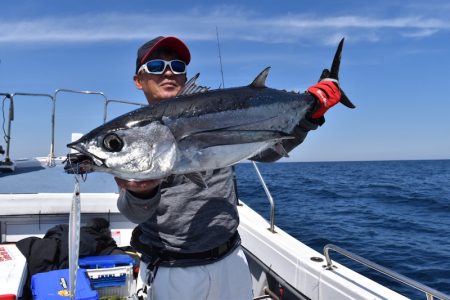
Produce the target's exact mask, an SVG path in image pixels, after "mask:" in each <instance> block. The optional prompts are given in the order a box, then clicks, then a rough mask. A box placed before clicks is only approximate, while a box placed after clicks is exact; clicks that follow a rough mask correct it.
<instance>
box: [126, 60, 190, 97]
mask: <svg viewBox="0 0 450 300" xmlns="http://www.w3.org/2000/svg"><path fill="white" fill-rule="evenodd" d="M158 58H159V59H164V60H173V59H178V57H175V56H173V55H167V54H161V55H158V56H157V57H152V58H151V59H158ZM149 60H150V59H149ZM134 83H135V84H136V87H137V88H138V89H140V90H142V91H143V92H144V94H145V96H146V97H147V101H148V102H149V103H151V102H157V101H160V100H163V99H166V98H169V97H174V96H176V95H177V94H178V92H179V91H180V90H181V89H182V88H183V87H184V84H185V83H186V74H178V75H177V74H174V73H173V72H172V70H171V69H170V67H169V66H166V69H165V70H164V72H163V73H162V74H160V75H156V74H147V73H145V72H141V73H139V74H137V75H135V76H134Z"/></svg>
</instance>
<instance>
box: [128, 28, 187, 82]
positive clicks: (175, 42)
mask: <svg viewBox="0 0 450 300" xmlns="http://www.w3.org/2000/svg"><path fill="white" fill-rule="evenodd" d="M162 47H167V48H170V49H172V50H173V51H174V52H175V53H177V54H178V56H179V57H180V59H181V60H182V61H184V62H185V63H186V65H188V64H189V62H190V61H191V53H190V52H189V48H188V47H187V46H186V44H185V43H183V42H182V41H181V40H180V39H179V38H176V37H174V36H166V37H164V36H158V37H157V38H154V39H153V40H151V41H148V42H147V43H145V44H144V45H142V46H141V47H140V48H139V49H138V52H137V59H136V74H137V71H138V70H139V68H140V67H141V66H142V65H143V64H144V63H145V62H146V61H147V58H148V57H149V56H150V54H152V52H154V51H156V50H158V49H160V48H162Z"/></svg>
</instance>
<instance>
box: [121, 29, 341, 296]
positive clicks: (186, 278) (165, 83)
mask: <svg viewBox="0 0 450 300" xmlns="http://www.w3.org/2000/svg"><path fill="white" fill-rule="evenodd" d="M190 59H191V56H190V52H189V49H188V48H187V46H186V45H185V44H184V43H183V42H182V41H181V40H179V39H178V38H175V37H157V38H155V39H153V40H151V41H149V42H147V43H145V44H144V45H142V46H141V47H140V48H139V50H138V55H137V60H136V74H135V75H134V82H135V85H136V87H137V88H138V89H140V90H142V91H143V92H144V94H145V96H146V98H147V100H148V102H149V104H153V103H157V102H158V101H164V100H165V99H167V98H170V97H173V96H175V95H177V93H178V92H179V91H180V90H181V89H182V88H183V86H184V84H185V82H186V65H188V64H189V62H190ZM308 91H309V92H310V93H312V94H313V95H315V96H316V97H317V98H318V99H319V100H318V101H317V106H316V108H315V109H314V110H313V111H312V112H311V118H310V120H304V121H302V122H301V124H299V125H298V126H297V127H296V129H295V130H294V132H293V135H294V136H295V137H296V138H295V139H293V140H288V141H285V142H284V143H283V144H284V147H285V149H286V150H287V151H290V150H292V149H293V148H294V147H295V146H297V145H298V144H300V143H301V142H302V141H303V140H304V138H305V137H306V134H307V132H308V131H309V130H311V129H316V128H317V127H318V125H321V124H322V123H323V122H324V119H323V114H324V113H325V111H326V110H327V109H328V108H330V107H331V106H333V105H335V104H336V103H337V102H339V99H340V97H341V95H340V91H339V88H338V87H336V85H335V84H334V83H332V82H329V81H324V82H320V83H318V84H316V85H315V86H313V87H311V88H309V89H308ZM279 158H280V156H279V155H278V154H277V153H276V152H274V151H272V150H266V151H264V152H263V153H261V154H260V155H258V156H256V157H254V158H253V159H254V160H258V161H275V160H277V159H279ZM204 179H205V181H206V183H207V185H208V188H206V189H205V188H202V187H199V186H198V185H196V184H195V183H192V182H191V181H189V180H186V178H185V177H184V176H182V175H176V176H175V175H172V176H170V177H169V178H166V179H165V180H164V181H161V180H148V181H141V182H137V181H126V180H123V179H120V178H116V182H117V184H118V185H119V187H120V188H121V192H120V196H119V199H118V207H119V210H120V211H121V212H122V214H124V215H125V216H126V217H127V218H128V219H129V220H130V221H132V222H134V223H136V224H139V226H138V227H136V229H135V230H134V232H133V237H132V242H131V244H132V245H133V246H134V247H135V248H136V249H137V250H138V251H139V252H141V253H142V254H143V255H142V261H143V263H142V264H141V271H140V279H141V280H142V281H143V282H144V283H145V284H147V287H148V289H147V291H145V292H146V293H147V297H148V299H157V300H161V299H184V300H187V299H233V300H239V299H252V298H253V295H252V290H251V286H252V284H251V277H250V272H249V269H248V265H247V261H246V258H245V256H244V253H243V251H242V249H241V247H240V238H239V234H238V233H237V227H238V225H239V216H238V213H237V208H236V202H237V199H236V194H235V189H234V182H233V176H232V170H231V168H230V167H228V168H223V169H218V170H213V171H211V172H206V173H205V174H204ZM144 290H145V289H144Z"/></svg>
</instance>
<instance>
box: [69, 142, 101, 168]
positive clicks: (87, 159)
mask: <svg viewBox="0 0 450 300" xmlns="http://www.w3.org/2000/svg"><path fill="white" fill-rule="evenodd" d="M67 147H68V148H71V149H73V150H76V151H78V152H79V153H70V154H68V155H67V159H68V160H69V162H70V159H75V161H74V160H72V164H73V163H76V164H83V165H84V166H89V165H90V166H97V167H107V166H106V164H105V160H104V159H102V158H100V157H97V156H95V155H94V154H92V153H90V152H89V151H87V150H86V149H85V148H84V147H83V146H82V145H81V144H80V143H79V142H73V143H70V144H67Z"/></svg>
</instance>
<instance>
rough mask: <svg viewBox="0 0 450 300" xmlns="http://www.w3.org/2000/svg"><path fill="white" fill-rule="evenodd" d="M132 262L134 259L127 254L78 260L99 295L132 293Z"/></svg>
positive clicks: (128, 295)
mask: <svg viewBox="0 0 450 300" xmlns="http://www.w3.org/2000/svg"><path fill="white" fill-rule="evenodd" d="M133 263H134V259H133V258H132V257H131V256H129V255H106V256H89V257H83V258H80V260H79V265H80V267H83V268H86V272H87V274H88V277H89V280H90V283H91V285H92V287H93V288H94V289H95V290H96V291H98V293H99V295H100V297H110V296H118V297H125V298H126V297H130V296H131V295H132V292H133V289H134V286H133V283H134V281H133Z"/></svg>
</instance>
